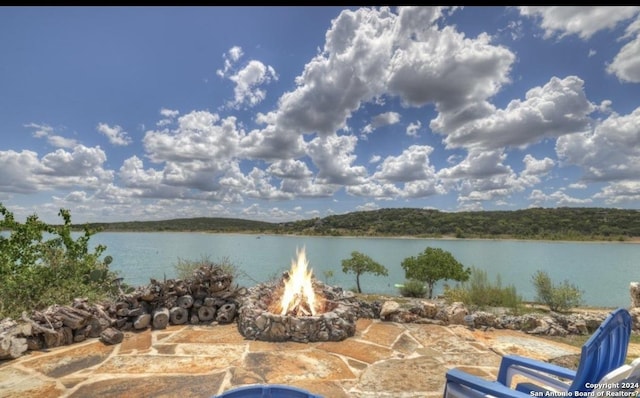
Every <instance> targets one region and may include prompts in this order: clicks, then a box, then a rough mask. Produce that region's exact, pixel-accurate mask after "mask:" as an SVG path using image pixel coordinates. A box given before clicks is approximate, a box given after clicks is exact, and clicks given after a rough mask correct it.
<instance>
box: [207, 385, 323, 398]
mask: <svg viewBox="0 0 640 398" xmlns="http://www.w3.org/2000/svg"><path fill="white" fill-rule="evenodd" d="M216 398H323V397H322V396H321V395H314V394H311V393H310V392H309V391H305V390H303V389H300V388H297V387H292V386H287V385H283V384H271V385H269V384H260V385H254V386H245V387H237V388H234V389H232V390H228V391H225V392H224V393H222V394H221V395H217V396H216Z"/></svg>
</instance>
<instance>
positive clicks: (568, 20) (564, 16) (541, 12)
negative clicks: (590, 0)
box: [518, 6, 640, 40]
mask: <svg viewBox="0 0 640 398" xmlns="http://www.w3.org/2000/svg"><path fill="white" fill-rule="evenodd" d="M518 8H519V10H520V13H521V14H522V15H524V16H528V17H534V18H540V20H541V22H540V26H541V27H542V28H543V29H544V30H545V33H544V37H545V38H550V37H552V36H554V35H559V36H560V38H562V37H564V36H567V35H578V36H579V37H580V38H581V39H583V40H588V39H589V38H590V37H591V36H593V35H594V34H595V33H597V32H599V31H601V30H605V29H613V28H614V27H616V25H618V24H619V23H620V22H623V21H626V20H628V19H630V18H632V17H633V16H634V15H636V14H637V13H638V12H640V7H635V6H626V7H621V6H526V7H525V6H523V7H518Z"/></svg>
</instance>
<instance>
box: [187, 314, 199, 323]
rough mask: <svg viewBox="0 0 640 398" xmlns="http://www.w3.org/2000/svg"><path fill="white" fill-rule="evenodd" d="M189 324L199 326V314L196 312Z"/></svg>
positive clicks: (190, 318)
mask: <svg viewBox="0 0 640 398" xmlns="http://www.w3.org/2000/svg"><path fill="white" fill-rule="evenodd" d="M189 323H190V324H192V325H197V324H199V323H200V318H198V314H196V313H195V312H193V313H192V314H191V316H190V317H189Z"/></svg>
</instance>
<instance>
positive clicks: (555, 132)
mask: <svg viewBox="0 0 640 398" xmlns="http://www.w3.org/2000/svg"><path fill="white" fill-rule="evenodd" d="M492 108H493V106H492ZM594 109H595V106H594V105H593V104H591V103H590V102H589V101H588V100H587V97H586V95H585V93H584V81H582V79H580V78H578V77H576V76H569V77H566V78H564V79H559V78H557V77H553V78H551V80H550V81H549V82H548V83H547V84H545V85H544V86H542V87H535V88H532V89H530V90H529V91H527V93H526V96H525V100H524V101H521V100H513V101H511V102H509V104H508V105H507V107H506V108H505V109H495V108H493V111H492V112H491V113H490V114H488V115H487V116H485V117H482V118H477V119H475V120H472V121H469V122H468V123H464V124H462V125H458V126H455V125H454V126H450V125H449V120H447V119H446V117H442V114H441V115H438V117H437V118H436V119H434V120H432V121H431V128H432V129H433V130H434V131H436V132H438V133H441V134H446V137H445V142H446V144H447V147H448V148H459V147H465V148H479V149H487V150H493V149H499V148H504V147H526V146H528V145H530V144H533V143H537V142H539V141H540V140H541V139H543V138H545V137H559V136H562V135H565V134H570V133H575V132H580V131H584V130H585V129H586V128H587V127H588V126H589V123H590V122H591V119H590V118H589V117H588V115H589V114H590V113H591V112H593V110H594Z"/></svg>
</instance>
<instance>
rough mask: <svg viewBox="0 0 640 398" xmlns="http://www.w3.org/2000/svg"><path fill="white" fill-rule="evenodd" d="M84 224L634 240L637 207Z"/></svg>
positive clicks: (639, 215) (638, 233)
mask: <svg viewBox="0 0 640 398" xmlns="http://www.w3.org/2000/svg"><path fill="white" fill-rule="evenodd" d="M87 226H88V227H89V228H92V229H100V230H103V231H209V232H242V233H274V234H300V235H331V236H415V237H457V238H515V239H546V240H559V239H562V240H628V239H634V238H640V211H639V210H625V209H610V208H583V207H580V208H572V207H560V208H531V209H525V210H513V211H468V212H442V211H438V210H426V209H417V208H390V209H380V210H372V211H358V212H352V213H347V214H341V215H333V216H328V217H324V218H313V219H307V220H300V221H292V222H286V223H270V222H262V221H251V220H244V219H236V218H208V217H199V218H187V219H172V220H163V221H129V222H115V223H92V224H87Z"/></svg>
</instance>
